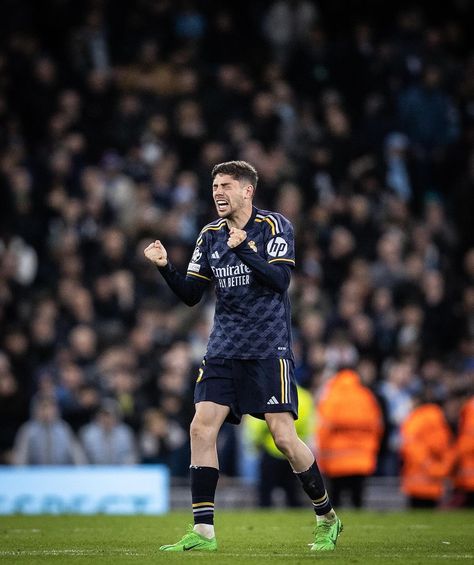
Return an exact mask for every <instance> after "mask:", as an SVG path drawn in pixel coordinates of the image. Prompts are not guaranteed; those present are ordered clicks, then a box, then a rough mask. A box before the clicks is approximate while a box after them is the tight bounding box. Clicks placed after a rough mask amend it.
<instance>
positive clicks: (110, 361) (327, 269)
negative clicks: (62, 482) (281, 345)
mask: <svg viewBox="0 0 474 565" xmlns="http://www.w3.org/2000/svg"><path fill="white" fill-rule="evenodd" d="M327 4H328V3H322V2H321V3H315V2H309V1H307V0H286V1H283V0H276V1H261V0H259V1H256V2H252V3H244V4H242V5H240V4H239V5H237V4H236V5H235V6H232V5H231V4H229V5H227V4H226V3H220V2H217V1H206V2H196V1H186V0H183V1H179V2H171V1H169V0H162V1H160V2H156V1H154V0H137V1H136V2H133V3H131V2H126V1H125V0H117V1H114V2H112V1H106V0H102V1H101V0H95V1H90V2H73V1H72V0H46V1H44V2H41V3H37V2H34V1H33V0H29V1H24V2H14V1H7V2H3V3H2V6H1V8H0V11H1V17H0V31H1V34H0V38H1V39H0V328H1V333H0V461H1V462H3V463H12V462H16V463H25V462H30V463H42V462H50V461H52V460H56V459H58V460H60V461H61V462H80V461H89V462H91V463H101V462H104V461H105V462H111V463H117V464H120V463H130V462H145V463H147V462H164V463H166V464H168V465H170V468H171V470H172V473H173V474H174V475H176V476H180V475H182V476H184V475H186V474H187V466H188V457H189V455H188V454H189V447H188V440H187V429H188V425H189V422H190V419H191V418H192V414H193V404H192V393H193V383H194V380H195V376H196V374H197V367H198V365H199V363H200V361H201V359H202V356H203V354H204V351H205V346H206V340H207V336H208V333H209V331H210V325H211V324H212V313H213V295H212V293H209V295H208V296H207V297H206V299H205V300H204V301H203V303H202V304H201V305H199V306H197V307H194V308H193V309H189V308H187V307H186V306H184V305H182V304H180V303H179V301H178V299H177V298H176V297H175V296H174V295H173V294H172V293H171V292H170V291H169V289H168V288H167V287H166V284H165V283H164V281H163V280H162V279H161V278H160V276H159V273H158V272H157V271H156V270H155V269H154V268H153V267H152V266H151V265H149V264H147V263H146V262H145V259H144V257H143V249H144V247H145V246H146V245H147V244H148V243H149V242H150V241H151V240H153V239H161V240H162V241H163V242H164V244H165V246H166V247H167V249H168V251H169V255H170V258H171V261H172V262H173V263H174V264H175V265H176V266H177V267H178V268H181V269H183V270H184V269H185V267H186V265H187V262H188V260H189V257H190V255H191V253H192V249H193V247H194V242H195V239H196V237H197V234H198V233H199V230H200V228H201V227H202V225H204V224H205V223H206V222H208V221H211V220H212V219H214V210H213V204H212V200H211V193H210V170H211V168H212V166H213V165H214V164H216V163H218V162H221V161H225V160H229V159H245V160H248V161H249V162H251V163H252V164H253V165H254V166H255V167H256V168H257V170H258V171H259V175H260V181H259V186H258V189H257V202H256V203H257V205H258V206H260V207H262V208H266V209H271V210H277V211H279V212H281V213H282V214H284V215H285V216H286V217H288V218H289V219H290V220H291V221H292V222H293V224H294V227H295V235H296V245H297V265H296V268H295V270H294V273H293V278H292V283H291V288H290V293H291V299H292V306H293V323H294V339H295V354H296V365H297V371H296V374H297V378H298V383H299V385H301V386H302V387H304V388H306V389H308V390H309V391H310V393H311V394H312V395H313V398H314V399H315V402H316V401H317V400H318V398H319V395H320V391H321V388H322V386H323V385H324V384H325V383H326V381H327V379H328V378H330V377H331V376H332V375H333V374H334V373H335V371H336V370H337V369H338V368H340V367H342V366H350V367H353V368H355V369H356V370H357V372H358V374H359V375H360V376H361V379H362V381H363V383H364V384H365V385H366V386H368V387H370V389H371V390H372V391H373V392H374V394H375V395H376V397H377V399H378V402H379V403H380V407H381V410H382V413H383V419H384V423H385V433H384V437H383V439H382V448H381V453H380V457H379V463H378V471H377V472H378V473H379V474H382V475H393V474H397V473H398V472H399V470H400V456H399V449H400V426H401V425H402V424H403V422H404V421H405V420H406V419H407V417H408V415H409V414H410V412H411V410H412V409H413V407H414V399H417V402H419V399H420V398H422V400H423V402H430V403H436V404H438V405H440V406H443V408H444V409H445V413H446V418H447V420H448V422H449V426H450V428H451V430H452V432H453V433H456V432H457V426H458V422H459V414H460V411H461V409H462V406H463V405H464V403H465V402H466V401H467V399H468V398H469V395H470V394H472V391H473V390H474V388H473V386H474V237H473V234H474V231H473V229H472V217H474V205H473V201H474V199H473V198H472V191H473V189H474V50H473V43H472V37H471V36H470V35H469V33H470V30H469V27H468V22H469V21H472V19H473V16H474V14H473V7H472V5H471V4H470V3H469V2H466V1H463V0H457V1H454V2H451V3H450V4H449V11H446V10H448V8H447V7H445V8H444V10H445V11H443V8H436V7H435V6H433V7H432V9H431V8H430V11H429V12H430V13H427V12H425V10H424V8H425V4H424V3H421V2H420V3H418V5H417V3H416V2H415V3H411V5H410V7H405V4H404V3H396V4H395V3H394V4H393V5H392V4H390V3H389V4H388V5H387V6H385V3H384V5H383V6H382V5H381V3H379V2H374V1H367V2H363V3H359V2H355V3H346V2H342V1H340V0H337V1H333V2H331V3H330V4H331V5H330V6H328V5H327ZM45 418H46V420H47V421H56V422H58V428H57V430H56V431H55V433H54V435H52V436H51V435H49V433H48V437H43V439H42V440H41V441H44V442H45V445H49V448H48V449H46V448H45V449H39V450H38V449H36V453H30V454H29V455H28V445H29V444H30V443H33V444H34V443H35V442H34V441H33V440H32V439H31V438H34V437H36V436H35V434H38V437H40V436H41V434H42V433H43V431H44V430H42V429H40V427H38V426H36V427H35V422H38V419H39V420H40V421H41V419H42V420H44V419H45ZM28 419H29V422H28V424H26V426H27V427H25V426H23V427H21V426H22V425H23V424H24V423H25V422H26V421H27V420H28ZM223 434H224V436H225V438H224V439H225V441H224V440H223V441H222V445H221V447H222V449H223V450H224V452H225V454H226V455H225V457H224V458H223V470H224V472H227V473H228V474H235V473H236V472H238V469H237V465H236V461H235V459H236V455H235V454H236V452H237V451H238V448H237V447H236V446H238V441H237V440H236V437H235V430H234V429H232V430H230V431H229V430H227V429H224V431H223ZM71 438H72V439H73V440H74V441H72V439H71ZM237 439H238V438H237ZM38 441H39V440H38ZM102 443H103V445H104V446H103V447H102ZM14 446H15V447H14ZM61 446H63V447H64V449H63V448H62V447H61ZM229 446H231V447H229ZM33 451H35V450H34V449H33ZM28 457H29V459H28Z"/></svg>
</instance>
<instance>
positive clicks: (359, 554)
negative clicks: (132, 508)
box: [0, 509, 474, 565]
mask: <svg viewBox="0 0 474 565" xmlns="http://www.w3.org/2000/svg"><path fill="white" fill-rule="evenodd" d="M340 516H341V518H342V520H343V522H344V532H343V533H342V534H341V536H340V538H339V541H338V545H337V548H336V551H335V552H334V553H324V554H323V553H315V552H310V551H309V547H308V544H309V543H310V542H311V541H312V539H313V536H312V530H313V528H314V523H315V521H314V518H313V516H312V512H311V510H310V509H308V510H301V511H300V510H298V511H270V512H269V511H252V512H250V511H231V512H230V511H220V512H218V513H217V519H216V528H217V533H218V543H219V551H218V552H217V553H197V552H192V551H190V552H187V553H174V554H170V553H163V552H159V551H158V547H159V546H160V545H161V544H163V543H174V542H175V541H177V540H178V539H179V538H180V537H181V536H182V534H183V533H184V531H185V529H186V525H187V524H188V523H189V522H190V512H172V513H171V514H168V515H166V516H162V517H161V516H159V517H144V516H133V517H128V516H127V517H121V516H116V517H115V516H114V517H111V516H92V517H88V516H10V517H1V518H0V563H1V564H2V565H7V564H8V565H9V564H28V565H32V564H41V565H45V564H48V565H49V564H51V565H61V564H71V563H77V564H83V563H94V564H109V563H110V564H114V565H122V564H137V565H138V564H140V565H152V564H153V565H156V563H165V562H166V563H183V562H187V563H193V564H194V563H196V564H201V563H202V564H204V563H215V564H216V565H220V564H223V565H227V564H232V565H235V564H239V563H242V564H243V563H245V564H260V563H268V562H269V561H270V562H271V563H272V565H273V564H276V563H278V564H280V563H281V564H283V563H285V564H292V565H293V564H298V563H309V562H310V561H315V560H317V561H318V562H324V563H331V564H336V563H344V564H352V563H360V564H364V565H366V564H372V563H373V564H384V563H398V564H400V565H401V564H405V563H410V564H417V563H423V564H424V563H428V564H431V563H446V564H448V563H449V564H451V563H460V562H467V561H472V560H474V512H470V511H448V512H437V511H416V512H409V513H408V512H407V513H376V512H349V511H347V512H345V511H341V512H340Z"/></svg>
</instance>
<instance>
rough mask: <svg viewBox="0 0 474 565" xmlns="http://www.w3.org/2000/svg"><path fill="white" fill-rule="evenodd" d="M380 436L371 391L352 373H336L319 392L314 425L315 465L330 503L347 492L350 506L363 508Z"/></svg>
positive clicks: (380, 425)
mask: <svg viewBox="0 0 474 565" xmlns="http://www.w3.org/2000/svg"><path fill="white" fill-rule="evenodd" d="M382 434H383V419H382V411H381V409H380V407H379V404H378V402H377V399H376V397H375V395H374V394H373V393H372V391H371V390H370V389H369V388H368V387H366V386H364V385H363V384H362V383H361V380H360V378H359V375H358V374H357V373H356V372H355V371H353V370H350V369H344V370H342V371H339V372H338V373H336V375H335V376H334V377H332V378H331V379H330V380H329V381H328V383H327V384H326V385H325V387H324V389H323V391H322V394H321V398H320V400H319V403H318V408H317V424H316V441H317V446H318V453H319V458H318V463H319V466H320V468H321V471H322V472H323V473H324V474H325V475H326V477H328V479H329V483H330V489H331V499H332V500H333V501H334V500H335V501H340V497H341V493H342V492H343V491H349V493H350V497H351V501H352V504H353V506H355V507H356V508H360V507H361V506H362V501H363V490H364V483H365V478H366V477H367V476H368V475H371V474H372V473H373V472H374V471H375V467H376V464H377V454H378V451H379V447H380V441H381V439H382ZM334 504H336V502H335V503H334Z"/></svg>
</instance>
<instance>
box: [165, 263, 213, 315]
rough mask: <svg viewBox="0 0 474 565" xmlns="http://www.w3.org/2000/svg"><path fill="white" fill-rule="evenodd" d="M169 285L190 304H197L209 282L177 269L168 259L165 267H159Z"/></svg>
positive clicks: (179, 296)
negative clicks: (184, 273)
mask: <svg viewBox="0 0 474 565" xmlns="http://www.w3.org/2000/svg"><path fill="white" fill-rule="evenodd" d="M158 270H159V271H160V273H161V274H162V275H163V278H164V279H165V281H166V283H167V284H168V286H169V287H170V288H171V290H172V291H173V292H174V293H175V294H176V296H177V297H178V298H180V299H181V300H182V301H183V302H184V303H185V304H187V305H188V306H194V305H195V304H197V303H198V302H199V301H200V300H201V298H202V295H203V294H204V291H205V290H206V286H207V283H206V282H204V281H203V282H200V281H198V280H193V279H191V277H187V276H185V275H183V274H182V273H180V272H179V271H177V270H176V269H175V268H174V267H173V265H171V263H170V262H169V261H168V263H167V264H166V266H165V267H158Z"/></svg>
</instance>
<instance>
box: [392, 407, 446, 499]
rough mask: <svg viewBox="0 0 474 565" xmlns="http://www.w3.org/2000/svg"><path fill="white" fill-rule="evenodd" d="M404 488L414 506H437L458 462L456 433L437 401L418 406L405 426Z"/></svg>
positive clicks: (402, 454) (402, 432)
mask: <svg viewBox="0 0 474 565" xmlns="http://www.w3.org/2000/svg"><path fill="white" fill-rule="evenodd" d="M400 433H401V447H400V454H401V457H402V462H403V465H402V491H403V492H404V493H405V494H406V495H408V497H409V502H410V506H411V507H412V508H433V507H435V506H436V505H437V504H438V502H439V501H440V500H441V498H442V496H443V494H444V484H445V481H446V479H447V478H448V476H449V474H450V471H451V468H452V465H453V462H454V442H453V435H452V432H451V430H450V428H449V426H448V423H447V421H446V418H445V416H444V413H443V410H442V409H441V408H440V407H439V406H438V405H437V404H421V405H419V406H417V407H416V408H414V409H413V410H412V412H411V413H410V414H409V415H408V417H407V418H406V420H405V421H404V422H403V424H402V426H401V430H400Z"/></svg>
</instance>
